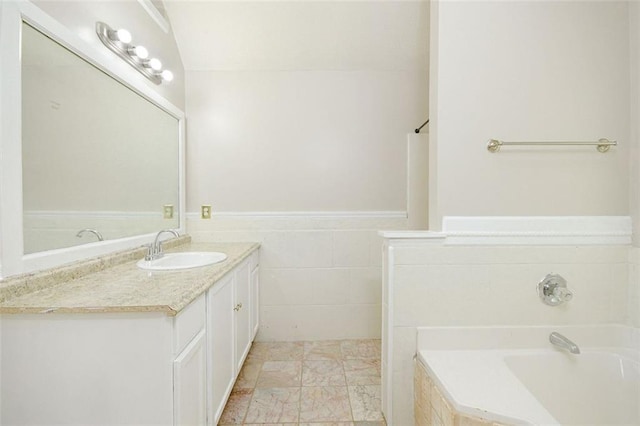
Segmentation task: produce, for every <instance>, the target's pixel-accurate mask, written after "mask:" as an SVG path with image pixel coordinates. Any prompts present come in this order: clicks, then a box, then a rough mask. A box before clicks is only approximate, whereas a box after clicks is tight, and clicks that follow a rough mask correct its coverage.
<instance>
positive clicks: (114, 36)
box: [96, 22, 173, 84]
mask: <svg viewBox="0 0 640 426" xmlns="http://www.w3.org/2000/svg"><path fill="white" fill-rule="evenodd" d="M96 33H97V34H98V38H99V39H100V41H102V43H103V44H104V45H105V46H107V47H108V48H109V50H111V51H112V52H114V53H115V54H116V55H118V56H119V57H121V58H122V59H124V61H125V62H127V63H128V64H129V65H131V66H132V67H133V68H135V69H136V70H138V72H140V74H142V75H144V76H145V77H147V78H148V79H149V80H151V81H153V82H154V83H155V84H161V83H162V82H163V81H166V82H169V81H171V80H173V73H172V72H171V71H169V70H163V69H162V62H160V60H158V59H156V58H151V59H148V58H149V52H148V51H147V49H146V48H145V47H144V46H134V45H133V44H131V40H132V38H131V34H130V33H129V31H127V30H125V29H119V30H114V29H113V28H111V27H110V26H109V25H107V24H105V23H104V22H96Z"/></svg>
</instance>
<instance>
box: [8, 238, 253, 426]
mask: <svg viewBox="0 0 640 426" xmlns="http://www.w3.org/2000/svg"><path fill="white" fill-rule="evenodd" d="M257 264H258V253H257V251H255V252H254V253H253V254H252V255H249V256H248V257H247V258H246V259H244V260H243V261H242V262H241V263H240V264H238V266H236V267H234V268H233V269H232V270H230V271H229V272H227V273H226V274H225V275H224V276H223V277H222V278H220V279H218V280H217V281H216V283H215V284H214V285H213V286H211V287H210V288H209V289H208V290H207V291H206V292H205V293H204V294H201V295H200V296H199V297H197V298H196V300H194V301H193V302H191V303H190V304H189V305H188V306H186V307H185V308H184V309H182V310H181V311H180V312H179V314H178V315H177V316H175V317H171V316H167V315H166V314H165V313H162V312H144V309H142V312H130V313H129V312H118V313H116V312H109V313H94V314H93V313H66V314H63V313H50V314H11V315H3V316H2V320H1V321H0V327H1V335H2V345H1V346H0V351H1V354H0V356H1V358H0V359H2V374H1V375H0V381H1V382H0V398H1V400H2V408H1V410H0V424H2V425H45V424H56V425H71V424H73V425H79V424H82V425H104V426H107V425H108V426H112V425H143V424H145V425H154V426H155V425H167V426H169V425H198V426H201V425H207V424H208V425H216V424H217V422H218V421H219V419H220V416H221V414H222V410H223V408H224V404H225V403H226V401H227V399H228V397H229V394H230V392H231V389H232V388H233V384H234V382H235V379H236V377H237V375H238V373H239V372H240V368H241V366H242V362H243V361H244V358H245V357H246V354H247V353H248V350H249V348H250V346H251V341H252V340H253V336H254V334H253V330H254V329H253V328H251V327H253V324H252V323H251V321H252V320H251V318H252V315H251V314H250V312H252V309H254V308H255V307H256V305H257V303H258V301H257V300H253V299H252V296H253V295H255V294H256V293H255V292H254V291H253V289H252V287H251V284H252V280H251V277H252V275H251V272H253V271H255V270H256V269H257ZM240 304H241V305H242V308H239V306H240Z"/></svg>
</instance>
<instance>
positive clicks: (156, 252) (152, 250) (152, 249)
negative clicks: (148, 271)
mask: <svg viewBox="0 0 640 426" xmlns="http://www.w3.org/2000/svg"><path fill="white" fill-rule="evenodd" d="M165 232H167V233H170V234H173V235H174V236H175V237H176V238H178V237H180V234H179V233H178V231H175V230H173V229H163V230H162V231H160V232H158V233H157V234H156V239H155V240H153V244H151V245H150V246H149V250H148V251H147V254H146V256H145V257H144V260H155V259H159V258H161V257H162V256H164V253H163V252H162V241H160V235H162V234H164V233H165Z"/></svg>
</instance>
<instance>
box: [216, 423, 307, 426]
mask: <svg viewBox="0 0 640 426" xmlns="http://www.w3.org/2000/svg"><path fill="white" fill-rule="evenodd" d="M294 424H297V423H287V424H284V423H245V426H292V425H294ZM220 426H226V425H220Z"/></svg>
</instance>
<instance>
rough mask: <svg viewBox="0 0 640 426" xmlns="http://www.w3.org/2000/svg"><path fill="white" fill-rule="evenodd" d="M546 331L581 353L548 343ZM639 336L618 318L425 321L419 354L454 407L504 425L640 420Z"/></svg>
mask: <svg viewBox="0 0 640 426" xmlns="http://www.w3.org/2000/svg"><path fill="white" fill-rule="evenodd" d="M552 331H557V332H559V333H562V334H563V335H565V336H566V337H568V338H569V339H571V340H573V341H574V342H575V343H576V344H577V345H578V346H579V347H580V349H581V352H582V353H581V354H579V355H573V354H571V353H569V352H567V351H564V350H560V349H558V348H556V347H554V346H552V345H551V344H550V343H549V340H548V336H549V334H550V333H551V332H552ZM639 344H640V330H638V329H634V328H631V327H626V326H620V325H601V326H560V327H477V328H476V327H470V328H455V327H453V328H449V327H445V328H432V327H424V328H419V329H418V342H417V347H418V353H417V361H418V362H419V363H420V364H421V365H423V366H424V367H425V370H426V373H427V374H428V376H429V379H430V380H431V381H432V383H433V384H434V385H435V386H436V387H437V388H438V391H439V392H440V393H441V394H442V397H443V399H444V400H445V401H446V403H448V404H449V405H450V407H451V409H452V412H453V413H454V414H455V415H460V416H463V417H469V418H475V419H482V421H486V422H487V423H491V422H496V423H501V424H507V425H515V424H518V425H519V424H531V425H548V424H563V425H587V424H591V425H623V424H624V425H640V367H639V363H640V356H639V347H640V345H639ZM444 423H446V422H444ZM478 424H483V423H481V422H480V423H478Z"/></svg>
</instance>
